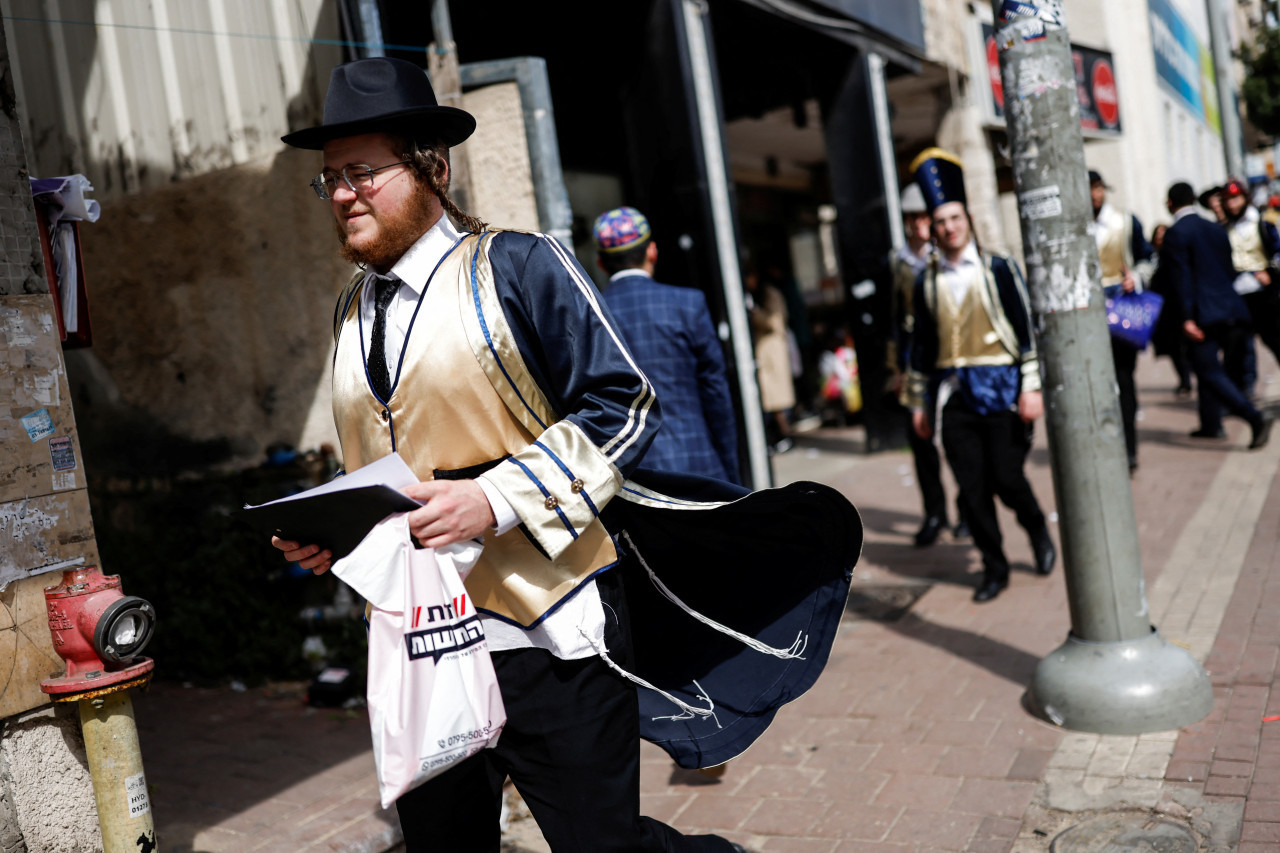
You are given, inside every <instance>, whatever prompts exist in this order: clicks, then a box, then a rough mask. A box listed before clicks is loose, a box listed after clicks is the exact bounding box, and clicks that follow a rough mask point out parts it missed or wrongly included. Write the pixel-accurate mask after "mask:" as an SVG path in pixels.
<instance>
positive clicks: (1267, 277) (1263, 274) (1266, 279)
mask: <svg viewBox="0 0 1280 853" xmlns="http://www.w3.org/2000/svg"><path fill="white" fill-rule="evenodd" d="M1253 277H1254V278H1256V279H1257V280H1258V284H1260V285H1262V286H1263V287H1269V286H1270V285H1271V273H1269V272H1267V271H1266V270H1258V271H1257V272H1256V273H1254V274H1253Z"/></svg>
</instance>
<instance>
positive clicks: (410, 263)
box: [360, 215, 604, 660]
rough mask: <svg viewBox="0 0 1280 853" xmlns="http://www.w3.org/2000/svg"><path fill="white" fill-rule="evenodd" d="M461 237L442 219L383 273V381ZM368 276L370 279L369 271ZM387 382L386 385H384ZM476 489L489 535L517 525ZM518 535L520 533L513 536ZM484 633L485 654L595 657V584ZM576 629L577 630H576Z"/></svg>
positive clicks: (490, 624) (599, 622) (600, 612)
mask: <svg viewBox="0 0 1280 853" xmlns="http://www.w3.org/2000/svg"><path fill="white" fill-rule="evenodd" d="M461 236H462V235H461V234H460V233H459V231H458V229H456V228H454V227H453V223H452V222H450V221H449V217H447V216H444V215H441V217H440V220H439V221H438V222H437V223H436V224H435V225H433V226H432V227H431V228H430V229H428V231H427V233H425V234H423V235H422V236H421V237H419V238H418V241H417V242H416V243H414V244H413V245H412V246H410V247H409V250H408V251H406V252H405V253H404V254H403V255H401V257H400V260H398V261H396V263H395V265H394V266H393V267H392V268H391V270H390V272H389V273H388V275H391V276H395V277H396V278H399V279H400V280H401V281H402V282H404V283H403V284H402V285H401V286H400V288H399V290H397V291H396V294H395V296H394V297H393V298H392V300H391V304H390V305H389V306H388V307H387V339H386V342H385V344H386V354H387V370H388V372H389V374H390V376H389V377H388V378H389V379H391V380H394V378H395V373H396V366H397V365H398V364H399V363H400V354H401V353H402V352H403V351H404V343H405V338H406V337H407V336H408V333H409V326H410V324H411V323H412V321H413V312H414V310H415V309H416V308H417V307H418V298H419V297H420V296H421V295H422V293H423V291H425V290H426V288H427V282H428V279H429V278H430V277H431V273H432V271H433V270H435V268H436V264H438V263H439V262H440V259H441V258H443V257H444V256H445V253H446V252H448V251H449V249H450V248H451V247H452V246H453V245H454V243H456V242H457V241H458V239H459V237H461ZM369 275H373V273H372V271H370V273H369ZM373 290H374V288H372V287H366V288H364V289H363V291H362V293H361V295H360V317H361V326H362V329H363V334H364V351H365V352H366V353H367V352H369V346H370V340H371V338H372V335H373V319H374V309H373ZM388 384H390V383H388ZM476 482H477V483H478V484H479V485H480V488H481V489H483V490H484V494H485V497H486V498H488V500H489V505H490V506H491V507H492V508H493V515H494V518H495V519H497V527H496V529H495V530H494V532H493V535H495V536H500V535H502V534H504V533H507V532H508V531H510V530H511V529H512V528H514V527H515V526H516V525H517V524H518V523H519V521H520V519H519V518H518V517H517V516H516V512H515V510H514V509H512V507H511V504H510V503H509V502H508V501H507V500H506V499H505V498H504V497H503V496H502V494H501V493H499V492H498V490H497V489H496V488H495V487H494V486H493V485H492V484H491V483H490V482H489V481H488V480H487V479H486V478H485V477H484V475H483V474H482V475H481V476H480V477H478V478H476ZM515 535H520V536H523V535H524V534H522V533H521V534H515ZM481 619H482V620H483V622H484V630H485V635H486V636H487V637H488V638H489V650H490V651H495V652H496V651H504V650H507V649H520V648H538V649H546V650H547V651H549V652H551V653H552V654H554V655H555V656H556V657H558V658H561V659H563V660H574V659H577V658H584V657H590V656H591V655H594V654H595V653H596V650H595V648H593V647H592V645H591V643H589V642H588V641H587V639H586V638H585V637H584V636H583V633H585V634H587V635H589V636H590V637H591V639H593V640H595V641H596V642H597V643H603V637H604V607H603V605H602V604H601V602H600V591H599V590H598V589H597V588H596V582H595V581H594V580H590V581H587V582H586V583H584V584H583V585H582V588H581V589H579V590H578V591H577V592H576V593H574V594H573V596H572V597H571V598H569V599H568V600H567V601H564V602H562V603H561V604H560V606H559V607H557V608H556V609H555V610H554V611H553V612H552V613H551V615H549V616H547V617H546V618H545V619H543V620H542V623H541V624H539V625H538V626H537V627H535V628H532V629H529V630H525V629H523V628H520V627H517V626H515V625H512V624H510V623H509V622H505V621H503V620H501V619H496V618H493V617H490V616H486V615H485V614H483V613H482V614H481ZM579 629H581V630H579Z"/></svg>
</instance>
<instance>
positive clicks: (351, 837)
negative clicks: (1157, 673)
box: [136, 357, 1280, 853]
mask: <svg viewBox="0 0 1280 853" xmlns="http://www.w3.org/2000/svg"><path fill="white" fill-rule="evenodd" d="M1267 370H1270V371H1271V372H1272V373H1274V372H1275V367H1274V365H1273V364H1272V363H1271V362H1270V361H1267V362H1266V368H1265V369H1264V373H1265V372H1266V371H1267ZM1172 377H1173V373H1172V371H1171V370H1170V369H1169V367H1168V365H1167V364H1165V363H1163V362H1161V363H1160V364H1155V363H1153V362H1152V361H1151V360H1150V359H1149V358H1147V357H1144V358H1143V359H1142V361H1141V365H1140V369H1139V384H1140V388H1141V402H1142V405H1143V407H1144V408H1143V415H1144V417H1143V420H1142V422H1141V423H1140V424H1139V433H1140V439H1141V442H1142V444H1141V449H1140V456H1141V463H1142V467H1141V468H1140V469H1139V471H1138V473H1137V475H1136V477H1135V478H1134V480H1133V488H1134V494H1135V506H1136V512H1137V521H1138V528H1139V530H1138V533H1139V540H1140V543H1141V547H1142V554H1143V561H1144V573H1145V577H1146V583H1147V589H1148V590H1149V599H1150V602H1151V605H1152V611H1153V618H1154V619H1155V621H1156V623H1157V625H1158V626H1159V627H1160V629H1161V632H1162V634H1164V636H1166V637H1167V638H1169V639H1170V640H1172V641H1175V642H1179V643H1182V644H1183V645H1186V646H1187V647H1188V648H1190V649H1192V650H1193V652H1195V653H1196V654H1198V655H1200V656H1201V657H1202V659H1205V660H1206V661H1207V666H1208V668H1209V670H1210V672H1211V674H1212V676H1213V679H1214V685H1215V690H1216V692H1217V697H1218V701H1217V703H1216V705H1215V708H1214V712H1213V713H1212V714H1211V715H1210V717H1209V718H1207V719H1206V720H1205V721H1202V722H1201V723H1198V724H1196V725H1194V726H1189V727H1187V728H1186V729H1185V730H1183V731H1182V732H1166V733H1153V734H1151V735H1146V736H1143V737H1141V738H1113V737H1105V738H1104V737H1098V736H1095V735H1081V734H1078V733H1068V732H1064V731H1062V730H1059V729H1056V728H1054V727H1052V726H1050V725H1047V724H1045V723H1042V722H1039V721H1037V720H1035V719H1034V718H1032V717H1031V716H1029V715H1028V714H1027V713H1026V712H1025V711H1024V710H1023V709H1022V707H1021V698H1022V694H1023V692H1024V690H1025V687H1026V685H1027V684H1028V683H1029V680H1030V678H1031V675H1032V673H1033V671H1034V668H1035V666H1036V664H1037V663H1038V661H1039V660H1040V658H1041V657H1043V656H1044V655H1045V654H1047V653H1048V652H1050V651H1051V650H1052V649H1054V648H1055V647H1057V646H1058V645H1059V644H1060V643H1061V642H1062V641H1063V640H1064V639H1065V637H1066V634H1067V631H1068V629H1069V625H1070V620H1069V617H1068V613H1067V600H1066V592H1065V586H1064V583H1063V573H1062V570H1061V568H1059V569H1058V570H1056V571H1055V572H1054V574H1053V575H1051V576H1050V577H1048V578H1041V577H1038V576H1037V575H1035V574H1034V573H1033V572H1032V571H1031V568H1030V566H1031V552H1030V548H1029V546H1028V544H1027V542H1026V541H1025V537H1024V536H1023V535H1022V534H1021V532H1020V530H1019V529H1018V528H1017V525H1016V522H1015V521H1014V519H1013V517H1012V514H1010V513H1007V512H1005V511H1004V510H1003V509H1002V516H1001V521H1002V526H1003V529H1004V531H1005V533H1006V548H1007V550H1008V552H1009V555H1010V558H1011V560H1012V561H1013V562H1014V564H1015V565H1014V575H1013V579H1012V582H1011V584H1010V586H1009V589H1008V590H1006V591H1005V593H1003V594H1002V595H1001V596H1000V597H999V598H998V599H996V600H995V601H994V602H991V603H989V604H986V605H975V604H974V603H973V602H972V601H971V600H970V596H971V594H972V591H973V587H974V585H975V583H976V581H977V577H978V573H979V571H980V565H979V561H978V558H977V555H976V553H974V552H973V550H972V549H971V547H969V545H968V544H967V543H955V542H952V541H950V540H949V539H948V538H947V537H945V536H944V538H943V541H942V542H940V543H939V544H938V545H936V546H934V547H932V548H929V549H923V550H922V549H916V548H913V547H912V546H911V536H912V534H913V533H914V531H915V528H916V526H917V525H918V523H919V497H918V493H917V491H916V489H915V485H914V482H913V481H912V480H911V460H910V456H909V455H908V454H906V453H905V452H902V453H886V454H880V455H877V456H872V457H867V456H863V455H860V454H857V453H849V452H846V450H845V449H846V448H850V447H856V444H857V441H858V436H857V432H856V431H849V432H832V433H823V434H821V435H810V436H808V437H806V439H805V440H803V441H802V442H801V444H800V446H799V447H798V448H797V449H795V450H793V451H792V452H790V453H788V454H785V455H783V456H781V457H777V458H776V459H775V465H776V471H777V475H778V479H779V481H782V482H785V481H788V480H792V479H815V480H821V481H825V482H828V483H831V484H832V485H834V486H836V487H837V488H840V489H841V490H842V491H843V492H844V493H845V494H847V495H848V496H849V497H850V498H851V499H852V500H853V501H854V503H855V504H857V505H858V507H859V509H860V511H861V512H862V515H863V519H864V522H865V524H866V527H867V543H866V547H865V550H864V556H863V559H862V561H861V563H860V565H859V568H858V571H857V573H856V578H855V580H856V586H855V591H854V595H853V596H852V597H851V606H850V614H849V619H848V620H847V621H846V623H845V626H844V629H843V634H842V637H841V639H840V641H839V642H838V643H837V645H836V649H835V653H834V654H833V656H832V660H831V663H830V666H829V667H828V670H827V672H826V673H825V674H824V676H823V678H822V679H821V680H820V681H819V683H818V684H817V685H816V686H815V688H814V689H813V690H812V691H810V693H809V694H807V695H806V696H804V697H802V698H801V699H800V700H798V701H797V702H795V703H793V704H792V705H790V706H788V707H787V708H784V709H783V710H782V712H781V713H779V715H778V717H777V721H776V723H775V724H774V726H773V727H772V728H771V729H770V730H769V732H767V733H766V735H765V736H764V737H763V738H762V739H761V740H760V741H759V742H758V743H757V744H756V745H755V746H754V747H753V748H752V749H751V750H749V751H748V752H747V753H746V754H745V755H743V756H741V757H739V758H738V759H735V760H734V761H732V762H730V763H729V765H728V767H727V772H726V773H725V775H724V777H723V778H721V779H720V780H710V779H707V778H706V777H703V776H700V775H697V774H693V773H688V772H684V771H678V770H676V769H674V768H673V766H672V764H671V763H670V761H669V759H667V758H666V756H665V754H664V753H662V752H661V751H660V750H658V749H657V748H656V747H651V746H649V745H647V744H646V745H644V746H643V747H642V760H643V766H642V780H641V781H642V790H643V794H642V797H643V807H644V810H645V812H646V813H647V814H651V815H653V816H654V817H657V818H660V819H662V820H667V821H670V822H672V823H674V824H675V825H676V826H678V827H680V828H681V829H682V830H685V831H690V832H700V831H714V832H720V833H722V834H724V835H726V836H727V837H729V838H731V839H733V840H735V841H738V842H740V843H742V844H744V845H746V846H748V847H749V848H751V849H755V850H758V851H760V853H786V851H795V853H854V851H857V852H858V853H864V852H865V853H926V851H944V850H946V851H974V853H983V851H1000V853H1006V851H1010V850H1015V851H1033V850H1035V851H1043V850H1047V849H1048V846H1049V843H1050V841H1051V840H1052V838H1053V836H1054V835H1056V833H1057V832H1059V831H1060V830H1061V829H1063V828H1065V827H1066V826H1069V825H1071V824H1073V823H1076V822H1079V821H1080V820H1083V819H1084V818H1086V817H1088V816H1090V815H1093V814H1095V813H1097V812H1098V811H1109V810H1116V809H1125V808H1128V809H1132V810H1136V811H1138V812H1140V813H1148V814H1150V813H1158V814H1162V815H1167V816H1169V817H1172V818H1175V819H1181V820H1183V821H1185V822H1187V823H1189V824H1190V825H1192V826H1193V827H1194V828H1195V829H1196V830H1197V831H1198V832H1200V833H1201V835H1202V836H1203V837H1204V838H1205V839H1206V848H1212V847H1213V846H1217V847H1218V848H1220V849H1231V847H1232V845H1233V844H1234V839H1235V838H1242V841H1241V842H1240V847H1239V849H1240V850H1241V851H1242V853H1259V851H1261V850H1274V849H1280V721H1278V722H1273V723H1263V722H1261V718H1262V717H1263V716H1265V715H1272V714H1276V715H1280V697H1272V696H1271V693H1270V687H1271V683H1272V679H1273V675H1274V668H1275V665H1276V649H1277V640H1280V608H1278V607H1277V606H1276V605H1277V604H1280V566H1277V561H1278V560H1280V557H1278V556H1277V548H1276V543H1277V539H1278V538H1280V525H1278V524H1277V520H1276V519H1277V518H1278V517H1280V516H1278V515H1277V511H1278V510H1280V495H1277V490H1276V489H1275V488H1274V487H1273V481H1274V473H1275V470H1276V468H1277V467H1278V464H1280V463H1278V460H1280V441H1278V442H1277V443H1276V447H1269V448H1267V450H1265V451H1262V452H1260V453H1247V452H1245V451H1244V449H1243V445H1244V442H1245V441H1246V440H1247V432H1248V430H1247V428H1246V427H1244V426H1243V425H1242V424H1239V423H1229V424H1228V430H1229V432H1230V433H1231V436H1232V437H1231V438H1230V439H1229V440H1228V441H1226V442H1217V443H1215V442H1209V443H1205V442H1195V441H1193V440H1191V439H1189V438H1187V437H1186V434H1187V432H1188V431H1190V430H1191V429H1192V428H1194V426H1195V409H1194V403H1193V402H1190V401H1178V400H1176V399H1175V398H1174V396H1173V394H1172V387H1173V385H1174V382H1173V381H1172ZM1029 474H1030V477H1031V480H1032V484H1033V486H1034V488H1035V490H1036V493H1037V495H1038V496H1039V497H1040V500H1041V503H1042V505H1043V506H1044V507H1045V510H1046V512H1052V510H1053V505H1054V499H1053V493H1052V488H1051V483H1050V479H1049V467H1048V453H1047V450H1046V447H1045V440H1044V435H1043V428H1042V426H1041V427H1040V428H1039V434H1038V435H1037V441H1036V445H1035V448H1034V449H1033V451H1032V455H1031V460H1030V464H1029ZM948 493H949V494H950V495H954V488H951V487H950V484H949V491H948ZM1054 526H1055V527H1056V524H1055V525H1054ZM1055 535H1056V533H1055ZM897 614H900V615H897ZM895 615H897V618H890V617H893V616H895ZM136 705H137V714H138V719H139V728H140V734H141V738H142V747H143V754H144V760H145V762H146V768H147V776H148V781H149V782H150V784H151V785H152V787H153V789H154V790H153V803H154V809H155V814H156V821H157V828H158V829H159V831H160V839H161V842H162V849H164V850H165V851H166V853H170V852H172V853H185V851H193V850H199V851H204V852H205V853H222V851H228V852H229V851H243V850H290V851H293V850H298V851H302V850H307V851H313V850H314V851H327V850H335V851H336V850H350V851H369V853H379V851H382V850H386V849H388V848H389V847H391V846H392V845H393V844H394V843H395V842H396V840H397V839H398V828H397V827H396V821H395V817H394V814H389V813H383V812H381V811H380V810H379V809H378V807H377V803H376V793H375V792H376V785H375V784H374V780H373V775H372V773H373V764H372V759H371V757H370V754H369V752H368V730H367V723H366V722H365V720H364V718H363V715H358V716H355V717H348V716H347V715H344V714H342V713H340V712H339V713H337V714H332V713H328V712H322V711H314V710H312V709H306V708H305V707H304V706H302V705H301V703H300V702H299V701H296V697H295V698H294V699H287V698H278V697H277V698H273V697H270V696H267V695H265V694H263V693H261V692H255V693H243V694H228V693H227V692H226V691H222V692H220V693H218V692H206V691H195V690H187V691H184V690H182V689H181V688H177V687H172V686H163V685H162V686H160V687H157V688H153V690H152V693H151V694H150V695H146V696H142V697H139V698H138V699H137V700H136ZM517 818H518V814H517ZM508 840H509V842H510V849H511V850H513V851H525V853H540V852H541V851H545V850H546V849H547V848H546V846H545V844H544V843H543V842H542V841H541V839H540V837H539V836H538V834H537V830H536V827H535V826H533V825H532V821H529V820H519V819H516V820H515V821H513V823H512V825H511V831H510V832H509V835H508Z"/></svg>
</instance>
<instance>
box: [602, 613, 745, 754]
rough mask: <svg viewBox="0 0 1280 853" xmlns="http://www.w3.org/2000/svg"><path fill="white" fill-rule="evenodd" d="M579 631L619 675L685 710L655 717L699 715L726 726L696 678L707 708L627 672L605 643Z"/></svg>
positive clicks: (673, 719) (682, 717)
mask: <svg viewBox="0 0 1280 853" xmlns="http://www.w3.org/2000/svg"><path fill="white" fill-rule="evenodd" d="M578 633H579V634H581V635H582V636H583V637H584V638H585V639H586V641H587V642H588V643H590V644H591V648H593V649H595V650H596V654H598V655H599V656H600V659H601V660H602V661H604V662H605V663H606V664H608V665H609V668H610V669H612V670H613V671H614V672H616V673H618V675H621V676H622V677H623V678H625V679H626V680H627V681H630V682H631V683H633V684H638V685H640V686H641V687H645V688H648V689H649V690H652V691H654V692H655V693H660V694H662V696H663V697H664V698H666V699H667V700H668V701H670V702H671V703H672V704H673V705H675V706H676V707H677V708H679V709H680V710H681V711H683V712H684V713H683V714H672V715H671V716H670V717H654V718H653V719H655V720H671V721H673V722H676V721H679V720H692V719H693V718H694V717H695V716H698V717H703V718H710V719H711V721H712V722H713V723H715V724H716V728H717V729H720V728H724V727H723V726H721V725H720V720H719V719H717V718H716V703H715V702H712V701H711V697H710V696H708V695H707V692H706V691H705V690H702V685H701V684H699V683H698V682H697V681H696V680H695V681H694V682H693V686H694V687H696V688H698V690H701V691H702V692H701V693H699V694H698V698H699V699H701V700H702V701H704V702H706V703H707V706H708V707H706V708H695V707H693V706H692V705H690V704H689V703H688V702H685V701H684V700H682V699H679V698H677V697H675V696H672V695H671V694H670V693H668V692H667V691H665V690H663V689H662V688H661V687H656V686H654V685H653V684H650V683H649V682H647V681H645V680H644V679H643V678H641V677H640V676H638V675H636V674H634V673H630V672H627V671H626V670H625V669H623V668H622V667H620V666H618V665H617V664H616V663H614V662H613V659H612V658H610V657H609V652H608V650H607V649H605V647H604V643H601V642H598V641H597V640H596V639H595V638H594V637H592V636H591V635H590V634H588V633H587V632H586V631H584V630H582V629H581V628H579V629H578Z"/></svg>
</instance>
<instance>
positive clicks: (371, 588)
mask: <svg viewBox="0 0 1280 853" xmlns="http://www.w3.org/2000/svg"><path fill="white" fill-rule="evenodd" d="M480 550H481V546H480V545H479V544H477V543H474V542H466V543H459V544H458V545H451V546H448V547H447V548H441V549H438V550H433V549H430V548H423V549H415V548H414V547H413V546H412V545H411V544H410V542H409V530H408V522H407V520H406V519H405V517H404V516H403V515H400V516H392V517H391V518H389V519H387V520H386V521H384V522H382V523H381V524H379V525H378V526H377V527H375V528H374V531H373V532H371V533H370V534H369V536H368V537H366V539H365V541H364V542H362V543H361V544H360V546H359V547H358V548H357V549H356V550H355V551H353V552H352V553H351V554H350V555H348V556H347V557H346V558H344V559H343V560H340V561H338V562H337V563H336V564H335V565H334V567H333V569H334V572H335V574H337V575H338V576H339V577H341V578H342V579H343V580H344V581H346V582H347V583H349V584H351V586H352V587H354V588H355V589H356V591H357V592H359V593H361V594H362V595H364V596H365V598H367V599H369V601H370V603H371V604H372V605H373V610H372V613H371V614H370V617H369V687H368V700H369V724H370V728H371V730H372V733H373V755H374V760H375V761H376V763H377V768H378V788H379V792H380V794H381V797H382V807H383V808H390V806H391V804H392V803H393V802H395V800H396V799H397V798H399V797H400V796H401V795H403V794H404V793H405V792H406V791H409V790H410V789H412V788H414V787H416V786H418V785H420V784H422V783H423V782H425V781H427V780H428V779H430V778H431V777H433V776H436V775H438V774H440V773H442V772H443V771H444V770H446V769H448V768H449V767H451V766H453V765H454V764H456V763H457V762H459V761H461V760H463V759H464V758H468V757H470V756H472V755H474V754H476V753H477V752H479V751H480V750H482V749H484V748H485V747H487V746H491V745H493V744H495V743H497V741H498V735H499V734H500V733H501V732H502V727H503V725H504V724H505V723H506V720H507V714H506V710H505V709H504V708H503V705H502V695H501V693H500V692H499V690H498V680H497V678H496V676H495V675H494V672H493V662H492V660H490V658H489V645H488V642H487V641H486V640H485V636H484V628H483V626H482V624H481V622H480V617H479V616H478V615H477V614H476V612H475V610H474V608H473V607H472V605H471V601H470V599H469V598H468V597H467V591H466V588H465V587H463V585H462V577H463V576H465V574H466V573H467V572H468V571H470V569H471V566H472V565H474V564H475V561H476V559H477V558H478V557H479V556H480ZM366 590H367V592H366ZM370 593H372V594H370Z"/></svg>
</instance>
